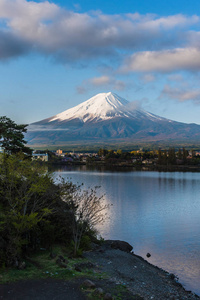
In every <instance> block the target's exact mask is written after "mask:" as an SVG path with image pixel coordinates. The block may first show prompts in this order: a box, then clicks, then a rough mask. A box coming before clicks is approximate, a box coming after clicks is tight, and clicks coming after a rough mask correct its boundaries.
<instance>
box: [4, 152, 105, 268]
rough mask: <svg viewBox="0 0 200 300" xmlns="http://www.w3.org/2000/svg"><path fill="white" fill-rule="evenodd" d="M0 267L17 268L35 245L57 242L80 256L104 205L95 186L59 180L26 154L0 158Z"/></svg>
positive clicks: (89, 240)
mask: <svg viewBox="0 0 200 300" xmlns="http://www.w3.org/2000/svg"><path fill="white" fill-rule="evenodd" d="M0 174H1V175H0V249H1V250H0V266H18V264H19V263H20V261H22V259H23V258H24V257H25V256H27V255H29V254H30V253H34V252H36V251H37V250H38V249H41V248H46V249H52V247H53V245H55V244H56V243H60V244H63V245H65V246H67V247H68V248H69V249H71V252H72V254H73V255H74V256H76V255H78V254H80V251H81V249H82V247H84V248H87V247H89V245H90V242H91V241H92V240H95V239H96V232H95V229H94V228H95V225H96V224H97V223H99V222H101V221H102V218H103V211H104V209H105V208H106V206H105V205H103V204H102V203H103V200H102V198H101V197H98V196H97V195H96V190H86V191H83V190H82V189H81V187H80V186H77V185H74V184H72V183H71V182H65V181H64V180H62V179H61V180H60V182H59V184H55V183H54V180H53V178H52V176H51V174H50V173H49V172H48V171H47V170H46V169H45V167H43V166H41V165H40V164H38V163H36V162H33V161H32V160H31V159H29V158H27V157H26V156H25V155H24V154H22V153H19V154H17V155H8V154H5V153H4V154H2V155H1V160H0Z"/></svg>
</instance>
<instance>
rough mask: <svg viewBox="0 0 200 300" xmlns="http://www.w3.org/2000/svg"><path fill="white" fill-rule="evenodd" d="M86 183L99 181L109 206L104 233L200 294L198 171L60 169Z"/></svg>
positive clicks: (199, 177) (73, 180)
mask: <svg viewBox="0 0 200 300" xmlns="http://www.w3.org/2000/svg"><path fill="white" fill-rule="evenodd" d="M57 175H62V176H63V177H64V178H68V179H69V178H70V180H71V181H72V182H74V183H77V182H78V183H82V182H83V183H84V185H85V187H94V186H99V185H100V186H101V194H105V195H106V201H107V202H109V203H112V204H113V206H112V207H111V209H110V210H109V212H108V214H109V219H107V220H106V222H105V223H104V224H103V225H102V226H99V231H100V233H101V235H102V236H103V237H104V238H105V239H121V240H125V241H127V242H129V243H130V244H132V245H133V246H134V252H135V253H136V254H138V255H141V256H143V257H144V258H146V253H147V252H150V253H151V257H150V258H149V259H148V261H149V262H151V263H153V264H155V265H157V266H159V267H161V268H163V269H165V270H167V271H169V272H170V273H171V272H172V273H174V274H176V275H177V276H178V277H179V279H180V282H181V283H182V284H183V285H184V286H185V287H186V288H187V289H189V290H192V291H193V292H196V293H197V294H199V295H200V284H199V282H200V256H199V254H200V173H191V172H166V173H165V172H144V171H130V169H129V172H128V171H127V170H126V172H122V171H121V172H114V171H113V170H112V171H108V170H103V169H101V170H97V169H95V168H94V169H92V170H87V168H86V167H85V166H84V168H83V167H82V168H81V167H78V168H76V169H74V168H72V167H71V168H70V169H68V168H65V169H60V170H57V171H56V172H55V176H57Z"/></svg>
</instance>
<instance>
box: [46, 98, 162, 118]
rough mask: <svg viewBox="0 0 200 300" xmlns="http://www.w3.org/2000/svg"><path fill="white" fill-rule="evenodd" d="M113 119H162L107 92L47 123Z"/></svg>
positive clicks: (58, 115)
mask: <svg viewBox="0 0 200 300" xmlns="http://www.w3.org/2000/svg"><path fill="white" fill-rule="evenodd" d="M115 117H128V118H137V119H139V118H147V119H151V120H161V119H162V118H160V117H158V116H156V115H153V114H151V113H148V112H145V111H143V110H136V109H132V108H131V105H130V102H128V101H127V100H125V99H123V98H121V97H119V96H118V95H116V94H113V93H111V92H109V93H100V94H97V95H96V96H94V97H92V98H90V99H89V100H87V101H85V102H83V103H81V104H79V105H77V106H75V107H73V108H70V109H68V110H66V111H64V112H62V113H60V114H57V115H55V116H53V117H52V118H49V119H48V122H49V123H51V122H53V121H54V122H55V121H58V122H63V121H70V120H73V119H79V120H81V121H82V122H84V123H85V122H88V121H92V120H95V121H99V120H109V119H112V118H115Z"/></svg>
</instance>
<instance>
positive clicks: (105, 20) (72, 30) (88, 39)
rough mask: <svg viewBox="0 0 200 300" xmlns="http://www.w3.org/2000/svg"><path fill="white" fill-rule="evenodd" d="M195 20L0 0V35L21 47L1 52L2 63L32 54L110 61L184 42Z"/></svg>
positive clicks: (11, 43)
mask: <svg viewBox="0 0 200 300" xmlns="http://www.w3.org/2000/svg"><path fill="white" fill-rule="evenodd" d="M198 22H199V17H198V16H191V17H187V16H184V15H181V14H179V15H174V16H167V17H159V16H156V15H150V14H147V15H140V14H138V13H136V14H123V15H104V14H103V13H101V12H99V11H97V12H93V13H92V12H91V13H77V12H73V11H68V10H66V9H63V8H61V7H59V6H58V5H56V4H53V3H52V2H48V1H44V2H39V3H38V2H34V1H26V0H0V33H1V34H3V33H4V34H7V35H8V38H7V40H6V41H4V42H5V43H6V42H7V45H5V47H4V49H7V50H8V49H9V47H10V48H11V47H13V44H14V43H15V42H16V41H17V42H16V43H18V42H19V41H21V45H22V47H21V48H23V47H24V49H21V51H18V50H17V51H16V53H13V52H14V51H11V50H10V51H7V53H8V54H6V53H5V51H6V50H5V51H3V50H2V51H1V53H0V59H1V58H5V57H7V58H9V57H13V56H16V55H23V54H24V53H27V52H30V51H37V52H39V53H42V54H44V55H53V56H54V57H56V58H58V59H62V60H64V61H65V62H71V61H82V60H84V59H90V60H91V59H92V58H96V57H103V58H105V57H106V58H107V57H109V58H113V57H114V56H115V55H117V54H118V55H119V54H121V52H123V55H126V54H127V53H129V52H130V50H134V51H135V50H141V49H143V50H144V49H146V48H149V47H151V48H152V47H154V48H156V49H161V48H162V47H163V46H164V45H166V44H168V45H176V46H177V44H179V43H180V40H181V43H184V42H185V41H186V40H188V37H187V35H186V31H185V30H188V28H190V26H191V25H195V24H197V23H198ZM180 33H181V38H180V35H179V34H180ZM18 48H19V47H17V49H18ZM13 49H15V47H14V48H13ZM2 52H3V53H2ZM9 53H10V54H9ZM144 54H145V52H143V53H141V55H142V56H144ZM135 55H137V54H135ZM138 55H139V54H138ZM146 55H147V56H148V55H149V54H148V52H146ZM136 58H137V60H139V59H140V57H139V56H138V57H136V56H135V57H134V56H132V57H131V61H132V60H136ZM140 60H141V59H140ZM132 68H133V67H132ZM133 69H134V68H133ZM150 69H151V68H150Z"/></svg>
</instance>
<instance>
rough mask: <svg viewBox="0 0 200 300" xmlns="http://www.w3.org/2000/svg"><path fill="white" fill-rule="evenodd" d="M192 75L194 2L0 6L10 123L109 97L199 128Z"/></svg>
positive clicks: (5, 111)
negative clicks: (102, 95)
mask: <svg viewBox="0 0 200 300" xmlns="http://www.w3.org/2000/svg"><path fill="white" fill-rule="evenodd" d="M199 71H200V1H199V0H193V1H188V0H182V1H179V0H178V1H171V0H168V1H165V0H163V1H158V0H152V1H149V0H146V1H145V0H140V1H139V0H138V1H134V0H132V1H131V0H124V1H119V0H116V1H113V2H112V3H111V2H110V1H104V0H101V1H100V0H96V1H91V0H90V1H89V0H81V1H72V0H68V1H57V0H54V1H26V0H0V112H1V113H0V115H6V116H8V117H10V118H11V119H13V120H15V121H16V122H17V123H31V122H34V121H39V120H41V119H44V118H47V117H50V116H53V115H55V114H57V113H60V112H62V111H64V110H66V109H68V108H71V107H73V106H75V105H77V104H79V103H81V102H83V101H85V100H87V99H89V98H90V97H92V96H94V95H95V94H97V93H101V92H109V91H112V92H114V93H116V94H118V95H119V96H121V97H124V98H126V99H127V100H129V101H133V102H135V103H136V105H137V106H138V107H141V108H143V109H145V110H148V111H150V112H152V113H155V114H157V115H160V116H163V117H166V118H169V119H173V120H176V121H181V122H186V123H198V124H200V117H199V115H200V84H199V82H200V72H199Z"/></svg>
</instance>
